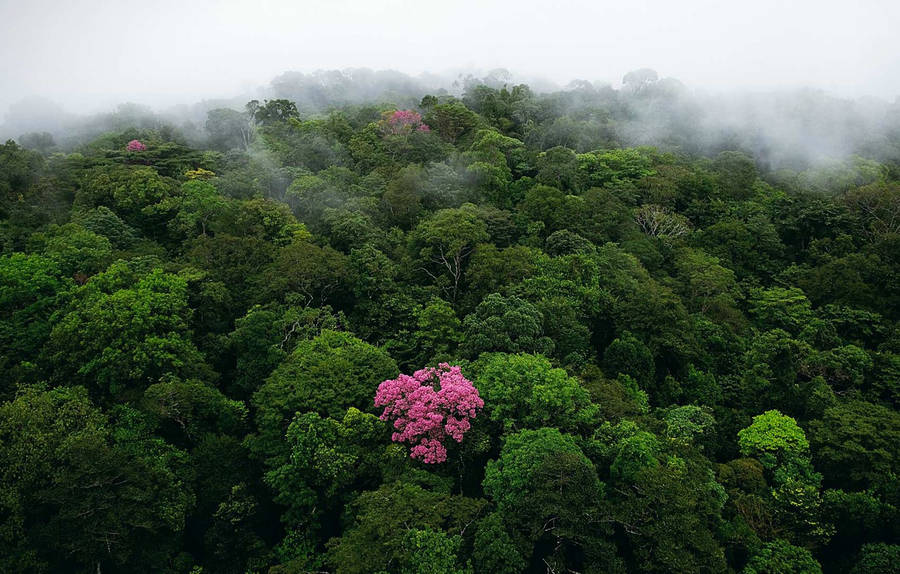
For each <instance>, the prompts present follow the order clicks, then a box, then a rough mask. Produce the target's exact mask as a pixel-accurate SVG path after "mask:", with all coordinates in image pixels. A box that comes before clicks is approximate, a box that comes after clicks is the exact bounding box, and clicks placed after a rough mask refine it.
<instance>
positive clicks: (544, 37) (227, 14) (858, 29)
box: [0, 0, 900, 120]
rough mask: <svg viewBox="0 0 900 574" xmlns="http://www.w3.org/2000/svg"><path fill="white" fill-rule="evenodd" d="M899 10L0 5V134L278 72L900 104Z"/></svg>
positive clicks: (184, 97)
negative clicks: (46, 105) (646, 78)
mask: <svg viewBox="0 0 900 574" xmlns="http://www.w3.org/2000/svg"><path fill="white" fill-rule="evenodd" d="M898 27H900V1H898V0H854V1H848V0H841V1H835V0H752V1H741V2H737V1H727V0H617V1H615V2H609V1H606V0H586V1H581V2H576V1H570V0H502V1H491V0H441V1H437V2H432V1H429V0H322V1H317V2H313V1H309V0H270V1H266V0H255V1H245V2H238V1H231V0H221V1H213V0H175V1H173V0H107V1H101V0H55V1H51V0H0V59H2V61H0V120H2V117H3V115H4V114H5V113H6V110H7V108H8V106H9V105H10V104H11V103H13V102H16V101H18V100H21V99H22V98H23V97H26V96H30V95H39V96H43V97H46V98H50V99H52V100H55V101H58V102H60V103H63V104H64V106H65V107H66V109H68V110H71V111H80V112H81V111H97V110H100V109H106V108H109V107H110V106H111V105H112V104H113V103H116V102H121V101H133V102H138V103H147V104H151V105H155V106H166V105H170V104H174V103H192V102H194V101H196V100H198V99H200V98H202V97H217V96H231V95H235V94H237V93H239V92H240V91H241V90H242V88H244V89H247V88H249V87H251V86H258V85H263V84H266V83H268V81H269V80H271V79H272V77H273V76H275V75H277V74H279V73H281V72H284V71H287V70H298V71H305V72H308V71H313V70H316V69H332V68H347V67H369V68H373V69H395V70H399V71H402V72H407V73H411V74H418V73H420V72H424V71H429V72H437V73H440V72H444V71H447V70H450V69H456V68H461V67H470V68H473V69H478V70H488V69H491V68H496V67H504V68H507V69H509V70H511V71H512V72H514V73H517V74H524V75H533V76H542V77H545V78H548V79H550V80H552V81H555V82H558V83H560V84H565V83H567V82H568V81H569V80H571V79H574V78H579V79H586V80H592V81H593V80H606V81H610V82H611V83H614V84H617V83H618V82H619V81H620V80H621V77H622V75H623V74H624V73H625V72H627V71H629V70H631V69H635V68H640V67H651V68H654V69H656V70H657V71H658V72H659V74H660V76H668V77H675V78H678V79H680V80H682V81H683V82H684V83H685V84H687V85H688V86H689V87H693V88H702V89H711V90H730V89H735V88H737V89H746V88H750V89H756V90H768V89H772V88H779V87H784V88H790V87H797V86H813V87H819V88H823V89H825V90H827V91H829V92H832V93H836V94H839V95H846V96H861V95H874V96H878V97H881V98H885V99H888V100H893V99H894V98H895V97H897V96H898V95H900V33H898Z"/></svg>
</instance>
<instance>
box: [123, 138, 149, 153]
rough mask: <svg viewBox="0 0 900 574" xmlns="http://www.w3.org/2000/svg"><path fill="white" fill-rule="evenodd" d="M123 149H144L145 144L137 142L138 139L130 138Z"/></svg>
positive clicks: (145, 147)
mask: <svg viewBox="0 0 900 574" xmlns="http://www.w3.org/2000/svg"><path fill="white" fill-rule="evenodd" d="M125 149H126V150H128V151H145V150H146V149H147V146H145V145H144V144H142V143H141V142H139V141H138V140H131V141H130V142H128V145H126V146H125Z"/></svg>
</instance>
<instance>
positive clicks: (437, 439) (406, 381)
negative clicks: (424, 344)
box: [375, 363, 484, 464]
mask: <svg viewBox="0 0 900 574" xmlns="http://www.w3.org/2000/svg"><path fill="white" fill-rule="evenodd" d="M375 406H377V407H384V412H383V413H382V414H381V420H385V421H386V420H393V421H394V429H395V432H394V434H393V435H392V436H391V439H392V440H394V442H405V443H408V444H409V445H411V446H412V449H411V451H410V456H411V457H412V458H415V459H418V460H421V461H423V462H425V463H427V464H434V463H439V462H444V461H445V460H447V448H446V447H445V446H444V441H445V440H446V438H447V437H450V438H452V439H453V440H455V441H456V442H461V441H462V438H463V435H464V434H465V433H466V431H468V430H469V428H470V427H471V423H470V422H469V421H470V419H474V418H475V416H476V415H477V412H478V411H479V410H480V409H481V408H482V407H484V401H483V400H482V399H481V397H479V396H478V389H476V388H475V387H474V386H473V385H472V382H471V381H469V380H468V379H466V378H465V377H464V376H463V375H462V372H461V370H460V367H458V366H453V367H451V366H450V365H449V364H447V363H441V364H440V365H438V367H437V368H434V367H427V368H425V369H421V370H418V371H416V372H415V373H413V374H412V376H409V375H403V374H401V375H400V376H399V377H397V378H396V379H388V380H386V381H384V382H382V383H381V384H380V385H378V391H377V392H376V393H375Z"/></svg>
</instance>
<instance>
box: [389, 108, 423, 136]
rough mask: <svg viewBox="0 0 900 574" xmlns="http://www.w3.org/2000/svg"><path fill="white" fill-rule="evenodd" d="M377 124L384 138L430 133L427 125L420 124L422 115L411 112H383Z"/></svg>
mask: <svg viewBox="0 0 900 574" xmlns="http://www.w3.org/2000/svg"><path fill="white" fill-rule="evenodd" d="M378 123H379V125H380V126H381V132H382V133H383V134H384V135H386V136H397V135H407V134H410V133H412V132H414V131H416V132H430V131H431V128H430V127H428V124H425V123H423V122H422V115H421V114H419V113H418V112H414V111H413V110H395V111H393V112H385V113H384V114H382V116H381V121H380V122H378Z"/></svg>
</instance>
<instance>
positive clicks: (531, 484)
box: [0, 69, 900, 574]
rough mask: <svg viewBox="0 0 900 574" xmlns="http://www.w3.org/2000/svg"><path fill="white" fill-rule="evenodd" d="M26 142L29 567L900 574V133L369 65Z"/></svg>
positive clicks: (12, 210) (866, 107) (8, 381)
mask: <svg viewBox="0 0 900 574" xmlns="http://www.w3.org/2000/svg"><path fill="white" fill-rule="evenodd" d="M2 130H3V133H8V134H9V135H10V137H11V139H9V140H8V141H6V143H4V144H2V145H0V350H2V352H0V367H2V368H0V571H3V572H23V573H25V572H27V573H49V572H54V573H56V572H61V573H69V572H71V573H87V572H91V573H94V572H97V573H100V572H103V573H119V572H121V573H126V572H145V571H146V572H163V573H171V574H202V573H219V572H222V573H235V574H243V573H270V574H287V573H308V572H317V573H318V572H334V573H357V572H358V573H371V572H390V573H400V574H411V573H421V574H425V573H429V574H468V573H481V572H489V573H493V572H498V573H510V574H513V573H519V572H525V573H547V574H550V573H557V572H583V573H601V572H602V573H623V574H624V573H631V572H642V573H657V572H678V573H685V574H689V573H690V574H696V573H706V572H709V573H719V572H734V573H742V574H762V573H794V572H796V573H803V574H816V573H823V572H824V573H827V574H831V573H839V572H851V573H855V574H882V573H884V574H887V573H889V572H893V571H894V570H895V569H896V564H897V563H898V560H900V511H898V507H900V491H898V481H897V476H898V472H900V471H898V461H900V413H898V410H897V409H898V393H900V386H898V383H900V109H898V104H897V103H896V102H895V103H893V104H890V103H886V102H882V101H874V100H871V101H870V100H846V99H840V98H836V97H832V96H829V95H828V94H826V93H824V92H821V91H814V90H805V91H799V92H782V93H758V94H750V93H745V94H736V95H713V94H702V93H696V92H692V91H691V90H690V89H689V88H688V87H685V86H684V85H683V84H681V83H680V82H678V81H677V80H674V79H669V78H660V77H659V76H658V74H657V73H656V72H654V71H653V70H650V69H640V70H635V71H634V72H631V73H629V74H628V75H626V76H625V78H624V79H623V82H622V86H621V88H618V89H615V88H613V87H611V86H609V85H599V84H593V83H590V82H584V81H579V82H573V83H572V84H570V85H568V86H566V87H565V88H562V89H552V88H551V89H548V87H546V86H538V85H535V86H530V85H528V84H526V83H521V82H517V81H515V79H514V78H513V77H512V76H511V75H510V74H509V73H508V72H506V71H504V70H495V71H493V72H491V73H489V74H488V75H486V76H484V77H472V76H462V77H459V78H457V79H456V80H455V81H447V80H446V79H443V78H438V77H432V76H423V77H416V78H413V77H409V76H406V75H403V74H400V73H396V72H373V71H370V70H365V69H354V70H345V71H342V72H335V71H331V72H318V73H314V74H301V73H293V72H291V73H286V74H283V75H281V76H278V77H277V78H275V79H274V80H273V81H272V83H271V85H270V86H268V87H266V88H264V89H261V90H260V91H258V92H256V93H252V94H247V95H246V96H245V97H240V98H234V99H222V100H215V101H212V100H210V101H204V102H200V103H197V104H192V105H185V106H181V107H178V108H173V109H171V110H164V111H157V110H152V109H150V108H147V107H142V106H136V105H133V104H123V105H122V106H120V107H118V108H117V109H116V110H114V111H111V112H109V113H105V114H100V115H96V116H87V117H80V116H72V115H68V114H66V113H65V112H63V111H62V110H61V109H59V108H58V107H55V106H54V105H52V104H48V103H47V102H34V101H33V102H31V103H23V104H21V105H18V106H15V107H14V108H13V109H12V110H11V112H10V115H9V116H8V117H7V120H6V123H5V124H4V125H3V128H2Z"/></svg>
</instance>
